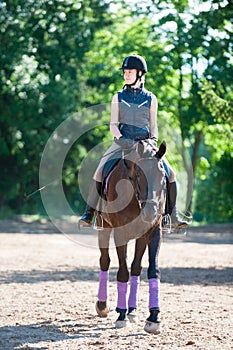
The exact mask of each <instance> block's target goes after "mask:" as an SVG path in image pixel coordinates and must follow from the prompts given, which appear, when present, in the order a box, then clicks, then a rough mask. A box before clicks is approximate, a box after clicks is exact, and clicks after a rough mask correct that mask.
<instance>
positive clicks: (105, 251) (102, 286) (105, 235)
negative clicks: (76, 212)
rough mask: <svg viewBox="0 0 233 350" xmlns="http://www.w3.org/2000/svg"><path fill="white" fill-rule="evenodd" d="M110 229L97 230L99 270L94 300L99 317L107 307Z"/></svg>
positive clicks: (102, 315) (105, 312) (106, 312)
mask: <svg viewBox="0 0 233 350" xmlns="http://www.w3.org/2000/svg"><path fill="white" fill-rule="evenodd" d="M110 235H111V229H104V230H101V231H98V243H99V249H100V260H99V262H100V271H99V289H98V300H97V302H96V311H97V314H98V315H99V316H100V317H107V315H108V313H109V308H108V306H107V299H108V278H109V266H110V256H109V240H110Z"/></svg>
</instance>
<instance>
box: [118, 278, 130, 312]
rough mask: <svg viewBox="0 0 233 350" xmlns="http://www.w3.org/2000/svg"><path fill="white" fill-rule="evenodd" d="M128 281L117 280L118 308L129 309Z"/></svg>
mask: <svg viewBox="0 0 233 350" xmlns="http://www.w3.org/2000/svg"><path fill="white" fill-rule="evenodd" d="M127 286H128V282H119V281H117V292H118V295H117V309H123V310H127V304H126V295H127Z"/></svg>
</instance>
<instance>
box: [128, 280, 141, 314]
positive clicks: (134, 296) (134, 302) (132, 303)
mask: <svg viewBox="0 0 233 350" xmlns="http://www.w3.org/2000/svg"><path fill="white" fill-rule="evenodd" d="M139 283H140V276H131V277H130V293H129V301H128V306H129V307H133V308H135V309H137V307H138V287H139Z"/></svg>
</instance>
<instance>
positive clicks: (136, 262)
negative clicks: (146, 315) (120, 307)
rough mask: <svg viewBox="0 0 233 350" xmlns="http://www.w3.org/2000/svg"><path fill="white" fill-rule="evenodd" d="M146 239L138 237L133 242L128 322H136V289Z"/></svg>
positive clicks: (137, 287)
mask: <svg viewBox="0 0 233 350" xmlns="http://www.w3.org/2000/svg"><path fill="white" fill-rule="evenodd" d="M146 245H147V242H146V239H145V237H140V238H138V239H137V240H136V242H135V251H134V259H133V262H132V264H131V276H130V293H129V299H128V314H127V316H128V318H129V320H130V322H132V323H136V322H137V319H138V318H137V313H136V310H137V308H138V289H139V283H140V274H141V270H142V265H141V262H142V257H143V255H144V253H145V250H146Z"/></svg>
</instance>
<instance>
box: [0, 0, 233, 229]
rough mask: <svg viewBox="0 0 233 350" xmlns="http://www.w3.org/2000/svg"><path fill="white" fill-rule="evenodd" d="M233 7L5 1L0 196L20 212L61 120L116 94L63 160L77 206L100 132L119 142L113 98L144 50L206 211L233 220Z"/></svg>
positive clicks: (200, 212)
mask: <svg viewBox="0 0 233 350" xmlns="http://www.w3.org/2000/svg"><path fill="white" fill-rule="evenodd" d="M231 6H232V5H231V2H230V1H216V0H209V1H195V0H193V1H187V0H182V1H175V0H151V1H148V0H145V1H141V2H138V3H136V2H135V3H133V4H132V2H131V1H111V2H108V1H101V0H94V1H91V0H83V1H77V0H59V1H58V0H55V1H49V0H45V1H43V2H41V1H39V0H35V1H34V2H31V1H30V0H28V1H23V0H19V1H13V0H12V1H3V2H1V10H2V11H1V14H0V21H1V31H0V40H1V44H2V45H1V56H0V67H1V76H2V79H1V82H0V127H1V128H0V161H1V164H2V169H3V171H2V176H1V179H0V189H1V202H0V205H1V206H3V205H4V203H5V204H7V205H9V206H10V207H11V208H13V209H14V210H16V211H17V212H19V211H20V210H21V208H22V205H23V203H25V202H24V201H23V197H22V196H23V194H24V193H25V192H27V193H28V192H32V191H33V190H34V189H35V188H37V186H38V183H37V182H38V180H37V178H38V169H39V162H40V158H41V153H42V151H43V148H44V146H45V143H46V141H47V139H48V137H49V136H50V135H51V133H52V132H53V131H54V129H55V128H56V127H57V126H58V125H59V124H60V123H61V122H62V121H63V120H65V119H66V118H67V117H68V116H72V115H73V117H74V118H76V117H75V115H76V112H77V111H80V110H82V109H88V107H90V106H93V105H96V104H106V107H107V109H106V111H104V112H103V113H102V114H101V115H100V116H99V119H100V120H99V124H100V126H99V127H97V128H96V129H94V130H92V131H91V132H88V133H86V134H84V135H83V136H82V138H81V139H80V140H79V141H78V142H77V143H75V144H74V145H73V146H72V149H71V151H70V152H69V154H68V156H67V159H66V161H65V164H64V187H65V190H66V193H67V197H68V198H69V200H70V202H71V204H73V205H74V206H76V205H77V203H78V206H79V204H80V203H81V202H80V195H79V193H78V190H77V182H76V180H77V172H78V171H79V165H80V161H81V160H82V159H83V158H84V157H85V155H86V154H87V152H88V151H89V150H90V149H92V148H93V146H95V145H96V144H98V142H99V141H100V140H104V141H107V142H111V140H112V135H110V133H109V132H108V129H109V127H108V122H109V117H110V116H109V104H110V101H111V98H112V95H113V94H114V93H115V92H116V91H117V90H119V89H120V88H121V87H122V85H123V79H122V75H121V72H120V71H119V70H118V68H119V66H120V65H121V62H122V60H123V58H124V57H125V56H126V55H128V54H131V53H139V54H141V55H143V56H144V57H145V58H146V60H147V63H148V68H149V72H148V74H147V75H146V87H147V88H148V89H149V90H151V91H153V92H154V93H155V94H156V95H157V98H158V101H159V114H158V122H159V133H160V138H161V139H163V138H165V139H166V140H167V142H168V146H169V151H168V157H169V159H170V156H171V155H172V156H171V159H170V160H171V162H172V164H173V165H174V166H176V165H177V164H178V170H181V169H182V168H185V169H186V172H187V173H188V174H190V171H191V169H190V162H189V157H188V156H187V155H189V156H190V157H191V160H192V168H193V170H194V175H195V196H194V203H193V210H194V213H196V218H197V219H198V220H207V221H208V220H209V221H217V222H220V221H227V220H230V219H232V212H231V208H232V202H231V200H230V198H232V193H231V190H230V187H229V183H230V176H229V174H230V171H231V169H232V146H231V144H232V141H231V136H232V103H231V102H230V101H231V100H232V91H233V89H232V75H233V74H232V73H233V67H232V35H233V28H232V8H231ZM110 9H111V11H110ZM202 78H205V79H206V80H202ZM207 81H208V83H207ZM94 118H95V116H94V115H91V114H90V116H87V117H86V118H85V120H80V123H89V122H92V121H93V120H94ZM101 124H103V125H102V126H101ZM67 133H68V132H67ZM174 135H176V136H175V137H174ZM65 136H66V137H67V138H68V136H69V135H68V134H67V135H59V139H60V142H61V143H62V142H63V141H64V137H65ZM180 141H181V142H180ZM106 145H107V144H106ZM178 146H179V147H178ZM57 153H58V154H59V147H58V149H57ZM93 157H94V156H93ZM93 159H94V158H93ZM189 178H191V177H189ZM186 185H187V186H188V187H191V185H192V184H191V183H188V184H184V186H186ZM203 193H204V195H205V198H204V201H203ZM230 196H231V197H230ZM213 201H214V202H215V203H216V206H215V211H213V210H212V203H213ZM202 203H204V204H205V206H204V209H203V205H202ZM187 204H189V199H187ZM30 206H31V202H30ZM190 206H191V204H190ZM22 210H25V207H24V208H23V209H22ZM30 210H32V207H30ZM215 213H217V216H215Z"/></svg>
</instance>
